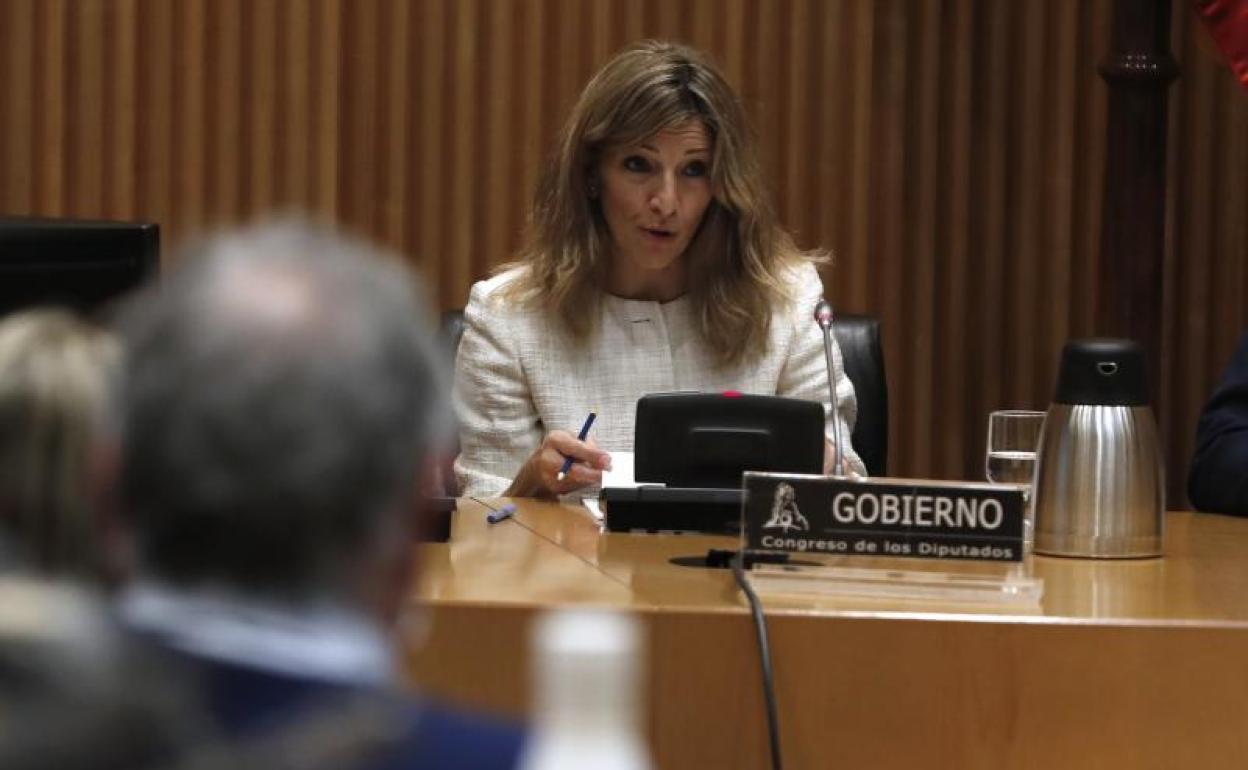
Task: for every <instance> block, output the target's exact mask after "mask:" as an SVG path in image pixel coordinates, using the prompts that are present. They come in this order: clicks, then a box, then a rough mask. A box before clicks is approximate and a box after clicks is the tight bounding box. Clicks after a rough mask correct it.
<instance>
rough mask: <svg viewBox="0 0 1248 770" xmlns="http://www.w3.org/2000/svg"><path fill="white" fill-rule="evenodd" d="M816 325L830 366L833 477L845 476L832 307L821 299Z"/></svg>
mask: <svg viewBox="0 0 1248 770" xmlns="http://www.w3.org/2000/svg"><path fill="white" fill-rule="evenodd" d="M815 323H817V324H819V328H820V329H822V330H823V358H824V361H825V363H826V364H827V366H828V395H829V397H830V398H831V404H832V440H833V441H834V442H836V462H835V463H834V464H833V466H832V471H833V473H832V475H834V476H838V477H842V478H843V477H844V476H845V452H844V449H843V447H844V446H845V445H844V444H842V443H841V410H840V407H839V405H838V403H837V398H836V392H837V390H838V388H837V386H838V385H839V384H840V383H839V382H838V378H837V376H836V366H835V364H834V363H833V358H832V306H831V305H829V304H828V302H827V300H825V299H823V298H820V299H819V301H818V302H817V303H815Z"/></svg>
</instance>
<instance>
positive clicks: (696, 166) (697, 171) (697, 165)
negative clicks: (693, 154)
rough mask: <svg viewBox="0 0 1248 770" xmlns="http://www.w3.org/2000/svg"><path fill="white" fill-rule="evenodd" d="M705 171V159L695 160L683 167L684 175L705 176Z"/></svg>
mask: <svg viewBox="0 0 1248 770" xmlns="http://www.w3.org/2000/svg"><path fill="white" fill-rule="evenodd" d="M706 172H707V168H706V161H702V160H695V161H693V162H692V163H690V164H689V165H687V166H685V169H684V173H685V176H706Z"/></svg>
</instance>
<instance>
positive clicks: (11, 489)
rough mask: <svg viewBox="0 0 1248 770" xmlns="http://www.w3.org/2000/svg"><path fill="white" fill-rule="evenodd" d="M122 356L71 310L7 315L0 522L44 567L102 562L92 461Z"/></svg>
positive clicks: (0, 379) (2, 346)
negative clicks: (94, 512)
mask: <svg viewBox="0 0 1248 770" xmlns="http://www.w3.org/2000/svg"><path fill="white" fill-rule="evenodd" d="M120 358H121V353H120V347H119V344H118V342H117V341H116V340H115V339H114V338H113V337H112V336H111V334H110V333H108V332H106V331H104V330H102V329H98V328H96V327H94V326H91V325H89V324H87V323H86V322H84V321H81V320H79V319H78V318H77V317H75V316H74V315H72V314H70V313H69V312H67V311H63V310H57V309H37V310H30V311H25V312H21V313H18V314H15V315H11V316H8V317H6V318H4V319H3V320H0V525H2V527H3V530H2V531H3V533H4V538H5V539H6V540H7V541H8V543H9V547H10V549H12V550H14V551H16V553H17V554H18V556H19V557H25V559H26V561H27V562H28V563H29V565H30V566H32V567H34V568H36V569H39V570H43V571H48V572H58V573H68V574H87V573H92V572H94V571H95V570H97V569H99V568H101V567H102V564H101V562H100V561H99V559H98V556H99V554H98V552H97V545H98V544H97V538H96V534H95V533H96V531H97V522H95V521H94V520H93V516H92V512H91V505H90V503H89V498H90V494H89V475H90V474H89V468H88V463H89V461H90V457H91V452H92V442H93V439H94V437H95V436H96V435H97V433H96V431H97V430H99V429H100V428H101V426H102V425H103V424H104V421H105V420H106V419H107V418H108V415H109V414H110V406H109V404H110V397H111V396H110V394H111V392H112V383H113V379H114V378H115V376H116V375H117V372H118V369H119V366H120Z"/></svg>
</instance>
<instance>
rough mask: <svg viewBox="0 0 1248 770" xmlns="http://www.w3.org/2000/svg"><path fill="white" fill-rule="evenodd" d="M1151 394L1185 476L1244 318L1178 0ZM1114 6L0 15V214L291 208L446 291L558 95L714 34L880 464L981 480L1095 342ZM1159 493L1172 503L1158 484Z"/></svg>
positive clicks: (747, 5)
mask: <svg viewBox="0 0 1248 770" xmlns="http://www.w3.org/2000/svg"><path fill="white" fill-rule="evenodd" d="M1175 6H1176V7H1175V35H1174V38H1175V49H1176V57H1177V58H1178V59H1179V61H1180V64H1181V66H1182V69H1183V75H1182V77H1181V79H1180V81H1179V83H1178V84H1177V85H1176V86H1175V88H1174V89H1173V91H1172V93H1171V107H1172V109H1171V112H1172V123H1171V126H1172V128H1171V134H1170V136H1171V153H1170V159H1169V167H1168V168H1169V176H1170V180H1171V187H1170V190H1171V195H1170V200H1169V205H1168V213H1167V224H1168V239H1167V244H1166V254H1167V262H1166V292H1165V296H1164V297H1159V298H1158V301H1159V302H1162V303H1163V304H1164V329H1165V339H1164V348H1163V356H1162V361H1161V362H1160V363H1159V365H1160V366H1161V367H1162V371H1163V372H1164V387H1163V392H1162V393H1161V394H1159V397H1158V405H1159V413H1160V417H1161V423H1162V426H1163V430H1164V432H1165V433H1166V436H1167V452H1168V458H1169V461H1170V472H1171V475H1172V478H1173V479H1174V481H1175V483H1174V484H1172V486H1174V487H1175V488H1176V489H1177V488H1178V486H1181V485H1179V484H1178V483H1177V482H1178V480H1179V477H1180V476H1181V474H1182V468H1183V464H1184V458H1186V456H1187V455H1188V454H1189V453H1190V449H1191V432H1192V429H1193V426H1194V424H1195V418H1196V415H1197V413H1198V409H1199V405H1200V403H1201V402H1202V401H1203V399H1204V396H1205V394H1206V393H1207V392H1208V390H1209V388H1210V387H1211V385H1212V383H1213V380H1214V378H1215V377H1216V375H1217V373H1218V372H1219V371H1220V369H1221V367H1222V365H1223V363H1224V361H1225V359H1226V357H1227V355H1228V354H1229V351H1230V349H1231V347H1232V345H1233V343H1234V340H1235V339H1236V337H1237V335H1238V333H1239V331H1240V329H1241V328H1243V327H1244V326H1245V320H1246V319H1245V309H1244V308H1245V303H1244V301H1243V298H1244V293H1245V289H1246V287H1248V278H1246V276H1245V262H1246V261H1248V234H1246V231H1245V227H1248V225H1246V222H1248V215H1246V214H1248V153H1246V148H1245V145H1244V142H1243V137H1245V136H1248V130H1246V129H1248V96H1246V95H1245V94H1243V93H1241V92H1239V91H1237V90H1236V88H1235V86H1234V84H1233V82H1232V80H1231V78H1230V77H1229V74H1228V73H1227V72H1225V70H1224V68H1222V67H1221V66H1220V64H1219V63H1218V62H1217V60H1216V56H1215V54H1214V53H1213V51H1212V50H1211V49H1210V47H1209V46H1207V45H1204V44H1203V43H1202V39H1201V37H1200V36H1202V35H1203V34H1204V33H1203V31H1202V30H1200V29H1199V27H1198V25H1196V24H1194V23H1193V19H1192V17H1191V14H1190V11H1189V9H1188V5H1187V3H1185V2H1176V3H1175ZM1109 13H1110V2H1109V0H1093V1H1091V2H1082V1H1081V0H1057V1H1055V2H1043V3H1041V2H1028V3H1016V2H1012V1H1011V0H925V1H924V2H911V1H910V0H880V1H878V2H876V1H873V0H827V1H826V2H824V1H820V0H643V1H640V2H635V1H633V0H531V1H521V0H421V1H420V2H402V1H400V0H108V1H105V0H0V97H2V98H0V212H4V213H10V214H43V215H66V216H84V217H88V216H103V217H133V218H143V219H153V220H156V221H159V222H160V223H161V224H162V225H163V227H164V230H165V236H166V243H171V242H174V241H176V240H178V239H179V238H181V237H183V236H186V235H187V234H189V233H192V232H194V231H197V230H200V229H202V228H205V227H210V226H213V225H217V224H220V223H229V222H235V221H239V220H244V219H249V218H252V217H254V216H257V215H261V214H265V213H268V212H272V211H275V210H287V209H292V208H295V209H302V210H307V211H311V212H314V213H315V214H317V215H318V216H322V217H325V218H329V219H331V220H334V221H337V222H340V223H342V224H345V225H347V226H349V227H352V228H354V229H356V230H359V231H362V232H364V233H367V234H369V235H371V236H373V237H375V238H377V239H379V240H381V241H383V242H385V243H387V244H389V245H391V246H393V247H395V248H397V249H399V250H401V251H402V252H403V253H404V254H406V255H408V256H409V257H410V259H411V260H412V261H413V262H414V263H415V264H417V265H418V266H419V267H420V268H421V269H422V270H423V272H424V273H425V275H426V276H427V278H428V280H429V283H430V285H431V287H432V290H433V292H434V294H435V296H436V299H437V300H438V302H439V303H440V305H441V306H442V307H452V306H458V305H461V304H462V303H463V302H464V300H465V298H466V296H467V290H468V286H469V285H470V283H471V282H472V281H473V280H475V279H477V278H480V277H481V276H483V275H484V274H486V273H487V272H488V270H489V269H490V267H491V266H493V265H495V264H498V263H499V262H502V261H504V260H506V259H507V258H508V256H509V255H510V254H511V253H512V251H513V250H514V248H515V246H516V245H517V243H518V240H519V234H520V230H521V228H522V226H523V223H524V218H525V211H526V208H527V204H528V200H529V197H530V194H531V190H532V187H533V184H534V181H535V178H536V174H537V171H538V169H539V167H540V165H541V163H542V162H543V159H544V157H545V156H546V153H547V152H548V150H549V147H550V144H551V140H552V138H553V136H554V133H555V132H556V130H557V128H558V126H559V124H560V122H561V120H562V117H563V115H564V113H565V112H566V110H567V108H568V106H569V105H570V104H571V102H572V101H573V100H574V99H575V97H576V94H577V93H578V91H579V89H580V87H581V86H582V85H583V83H584V82H585V80H586V79H587V78H588V77H589V75H590V74H591V73H592V72H593V71H594V70H595V68H596V67H598V66H599V65H601V64H602V63H603V62H604V61H605V60H606V59H607V58H608V57H609V56H610V55H611V53H612V52H613V51H615V50H617V49H618V48H620V47H621V46H623V45H625V44H626V43H627V42H628V41H630V40H634V39H637V38H641V37H648V36H653V37H667V38H676V39H681V40H685V41H688V42H690V43H692V44H694V45H697V46H700V47H702V48H704V49H706V50H708V51H710V52H711V53H712V54H713V55H714V56H715V57H716V58H717V59H718V60H719V61H720V62H721V64H722V66H723V67H724V70H725V72H726V74H727V75H728V77H729V79H730V80H731V81H732V82H733V83H734V84H735V85H736V86H737V87H738V88H739V89H740V92H741V94H742V96H743V98H744V100H745V102H746V104H747V106H748V108H749V110H750V112H751V114H752V116H753V118H754V121H755V124H756V128H757V131H758V134H759V136H760V141H761V146H762V150H763V155H764V158H765V161H766V164H767V168H768V170H769V172H770V174H771V180H772V182H773V186H774V189H775V193H776V197H777V199H778V203H779V208H780V211H781V212H782V215H783V217H784V220H785V221H786V222H787V224H788V225H789V226H790V227H791V228H792V229H793V230H794V231H795V232H796V234H797V237H798V240H799V242H801V243H802V244H804V245H807V246H812V247H813V246H820V247H825V248H829V249H831V250H832V251H833V252H834V253H835V255H836V261H835V263H834V264H833V266H832V267H830V268H829V269H828V270H827V271H826V273H825V283H826V284H827V287H828V295H829V296H830V298H832V299H833V301H834V303H835V304H836V305H837V306H838V308H840V309H841V310H844V311H852V312H866V313H873V314H875V315H878V316H879V317H880V318H881V319H882V321H883V324H884V339H885V346H886V351H887V363H888V368H889V372H888V375H889V383H890V388H891V397H892V420H893V428H892V441H891V450H892V451H891V470H892V471H893V472H895V473H899V474H905V475H915V476H934V477H950V478H959V477H965V478H976V477H978V476H979V475H980V474H981V473H982V452H983V443H984V438H983V433H984V425H985V418H986V415H987V413H988V411H989V410H991V409H994V408H998V407H1035V408H1043V407H1044V406H1045V405H1046V404H1047V402H1048V400H1049V396H1050V393H1051V390H1052V384H1053V379H1054V376H1055V371H1056V363H1057V360H1058V355H1059V351H1060V349H1061V345H1062V343H1063V342H1064V341H1065V340H1066V339H1067V338H1068V337H1072V336H1082V335H1088V334H1091V333H1093V332H1094V331H1095V329H1094V322H1095V309H1096V296H1097V293H1098V291H1099V290H1100V288H1101V282H1102V281H1110V280H1112V276H1098V275H1097V267H1096V264H1097V249H1098V243H1099V232H1100V200H1101V187H1102V178H1101V175H1102V166H1103V159H1104V148H1105V142H1106V136H1105V110H1106V99H1105V86H1104V84H1103V83H1102V81H1101V80H1100V78H1099V77H1098V76H1097V75H1096V64H1097V63H1098V62H1099V61H1100V59H1101V58H1103V56H1104V55H1105V53H1106V51H1107V50H1108V31H1109V26H1108V25H1109ZM1176 502H1177V500H1176Z"/></svg>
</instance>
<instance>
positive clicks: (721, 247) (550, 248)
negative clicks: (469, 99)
mask: <svg viewBox="0 0 1248 770" xmlns="http://www.w3.org/2000/svg"><path fill="white" fill-rule="evenodd" d="M690 119H693V120H698V121H700V122H701V123H702V125H703V126H704V128H705V129H706V133H707V137H708V139H709V140H710V142H711V164H710V165H711V168H710V182H711V195H712V200H711V203H710V205H709V206H708V207H707V210H706V213H705V215H704V216H703V219H702V223H701V225H700V227H699V229H698V232H697V233H696V234H695V236H694V238H693V240H692V241H691V242H690V243H689V246H688V251H687V252H686V254H687V258H688V260H689V296H690V298H691V299H692V301H693V303H694V308H695V311H696V318H697V320H698V326H699V329H698V330H699V332H700V334H701V337H702V339H703V340H704V341H705V342H706V344H707V346H708V347H709V348H710V349H711V351H712V352H713V354H714V356H715V359H716V360H717V361H718V362H719V364H720V365H731V364H735V363H739V362H740V361H741V360H742V359H744V358H745V357H746V356H749V355H755V354H759V353H761V352H762V351H763V350H764V349H765V347H766V345H767V338H768V332H769V329H770V324H771V313H772V310H773V308H774V307H775V306H776V305H777V304H779V303H783V302H787V301H788V300H789V299H790V297H789V290H790V287H789V286H788V284H787V282H786V275H785V274H786V272H788V271H789V270H790V269H791V268H794V267H796V266H797V265H799V264H800V263H801V262H803V261H816V262H818V261H822V260H823V259H824V257H823V255H821V254H815V253H804V252H802V251H800V250H799V249H798V248H797V246H796V245H795V244H794V242H793V239H792V238H791V237H790V236H789V234H788V233H786V232H785V231H784V230H783V229H782V228H781V227H780V226H779V224H778V223H777V221H776V215H775V212H774V211H773V209H772V206H771V203H770V199H769V196H768V193H767V190H766V186H765V184H764V182H763V178H762V171H761V169H760V166H759V162H758V158H757V156H756V152H755V149H754V141H753V137H752V136H751V135H750V131H749V128H748V126H747V123H746V118H745V113H744V110H743V109H742V107H741V104H740V101H739V100H738V98H737V95H736V94H735V93H734V92H733V90H732V87H731V86H729V85H728V82H727V81H726V80H724V77H723V76H722V75H721V74H720V73H719V71H718V70H717V69H716V68H715V67H714V66H713V65H712V64H711V62H710V61H709V60H708V59H707V58H706V57H705V56H703V55H702V54H701V53H699V52H698V51H696V50H694V49H692V48H689V47H688V46H684V45H679V44H676V43H668V42H661V41H654V40H647V41H644V42H641V43H638V44H636V45H633V46H631V47H629V48H627V49H625V50H624V51H623V52H621V53H619V54H617V55H616V56H615V58H613V59H612V60H611V61H610V62H608V63H607V65H606V66H605V67H603V68H602V69H601V70H599V72H598V73H597V74H596V75H595V76H594V77H593V79H592V80H590V81H589V84H588V85H586V86H585V90H584V91H583V92H582V93H581V97H580V99H579V100H578V101H577V103H576V106H575V107H574V108H573V109H572V114H571V115H570V116H569V117H568V121H567V123H566V124H565V125H564V127H563V131H562V133H561V135H560V138H559V143H558V146H557V148H556V150H555V153H554V157H553V159H552V161H551V162H550V163H549V164H547V166H546V168H545V170H544V172H543V174H542V177H541V179H540V181H539V183H538V187H537V192H536V195H535V198H534V202H533V211H532V217H531V221H530V222H529V232H528V235H527V239H526V244H525V246H524V248H523V250H522V251H521V253H520V259H519V264H520V265H522V266H523V267H524V269H522V270H519V271H518V272H517V278H516V280H514V281H512V282H511V283H510V284H508V288H507V289H506V290H505V291H506V293H507V294H508V296H509V297H510V298H513V299H516V300H519V301H522V302H526V303H528V304H530V305H531V306H539V307H544V308H547V309H549V310H551V311H553V312H554V313H555V314H556V315H557V316H558V317H559V318H560V319H562V321H563V323H564V325H565V326H566V327H567V329H568V330H569V331H570V332H571V333H572V335H573V337H575V338H577V339H584V338H585V337H586V336H587V335H588V334H589V332H590V331H591V328H592V324H593V321H592V319H593V318H595V317H596V313H594V312H593V310H594V309H596V307H597V303H598V302H599V301H600V297H601V293H602V286H603V281H604V279H605V276H606V271H607V260H608V258H609V249H610V242H611V235H610V231H609V230H608V229H607V224H606V221H605V219H604V218H603V214H602V210H601V206H600V203H599V200H598V196H596V195H594V194H592V192H591V188H592V186H593V185H595V184H596V178H597V174H598V166H599V162H600V160H601V158H602V157H603V153H604V152H605V151H607V150H609V149H611V148H614V147H619V146H622V145H631V144H637V143H640V142H642V141H644V140H645V139H647V138H649V137H652V136H654V135H655V134H657V133H659V132H660V131H663V130H665V129H670V128H673V127H676V126H678V125H680V124H682V123H684V122H686V121H688V120H690ZM515 266H516V264H512V265H506V266H504V267H503V268H502V270H507V269H510V268H513V267H515ZM587 311H589V312H587Z"/></svg>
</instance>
